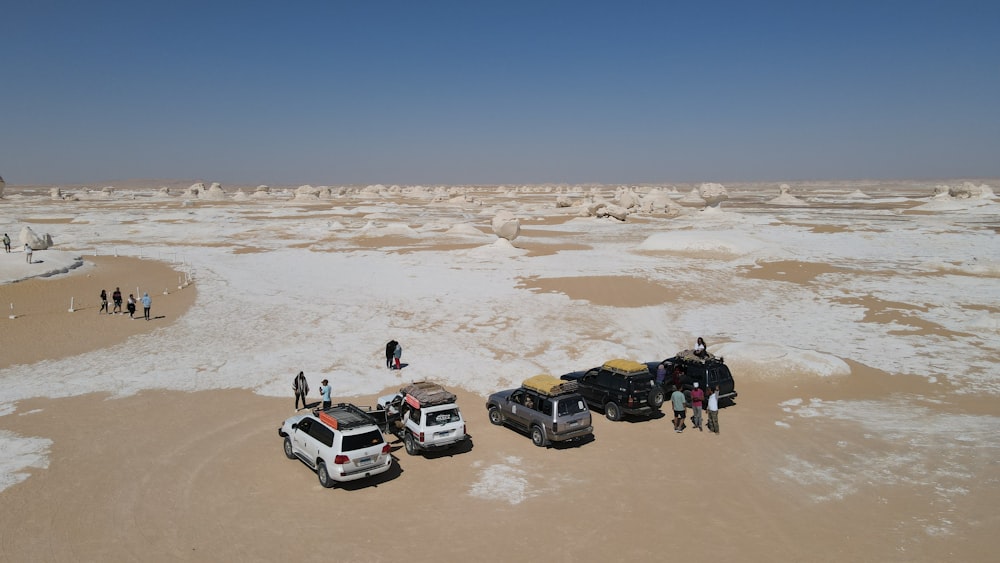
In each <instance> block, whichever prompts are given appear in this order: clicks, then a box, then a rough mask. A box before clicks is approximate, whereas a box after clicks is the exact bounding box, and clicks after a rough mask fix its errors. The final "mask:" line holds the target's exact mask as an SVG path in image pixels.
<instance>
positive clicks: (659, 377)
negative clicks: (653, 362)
mask: <svg viewBox="0 0 1000 563" xmlns="http://www.w3.org/2000/svg"><path fill="white" fill-rule="evenodd" d="M666 380H667V366H665V365H663V364H660V365H658V366H656V385H657V386H659V387H663V383H664V382H665V381H666Z"/></svg>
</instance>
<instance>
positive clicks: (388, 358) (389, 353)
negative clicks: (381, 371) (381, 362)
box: [385, 340, 399, 369]
mask: <svg viewBox="0 0 1000 563" xmlns="http://www.w3.org/2000/svg"><path fill="white" fill-rule="evenodd" d="M396 344H399V343H398V342H396V341H395V340H390V341H388V342H386V343H385V367H387V368H389V369H392V358H393V355H394V354H395V353H396Z"/></svg>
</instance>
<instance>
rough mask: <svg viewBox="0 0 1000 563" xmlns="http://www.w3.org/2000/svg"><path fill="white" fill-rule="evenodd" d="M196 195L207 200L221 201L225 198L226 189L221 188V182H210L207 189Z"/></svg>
mask: <svg viewBox="0 0 1000 563" xmlns="http://www.w3.org/2000/svg"><path fill="white" fill-rule="evenodd" d="M198 197H199V198H200V199H206V200H209V201H222V200H224V199H226V190H223V189H222V184H220V183H218V182H212V185H211V186H209V188H208V189H207V190H204V191H203V192H202V193H201V194H200V195H199V196H198Z"/></svg>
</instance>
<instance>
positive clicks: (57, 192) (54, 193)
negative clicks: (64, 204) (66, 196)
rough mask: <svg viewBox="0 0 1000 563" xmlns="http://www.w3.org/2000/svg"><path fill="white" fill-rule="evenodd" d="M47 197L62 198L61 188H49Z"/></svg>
mask: <svg viewBox="0 0 1000 563" xmlns="http://www.w3.org/2000/svg"><path fill="white" fill-rule="evenodd" d="M49 197H50V198H52V199H62V198H63V193H62V189H61V188H49Z"/></svg>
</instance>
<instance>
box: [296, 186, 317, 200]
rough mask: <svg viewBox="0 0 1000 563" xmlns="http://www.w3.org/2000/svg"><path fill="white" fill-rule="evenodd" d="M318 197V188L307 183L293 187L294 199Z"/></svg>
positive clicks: (313, 198)
mask: <svg viewBox="0 0 1000 563" xmlns="http://www.w3.org/2000/svg"><path fill="white" fill-rule="evenodd" d="M318 199H319V188H314V187H312V186H310V185H309V184H306V185H304V186H299V187H298V188H296V189H295V201H310V200H312V201H315V200H318Z"/></svg>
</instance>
